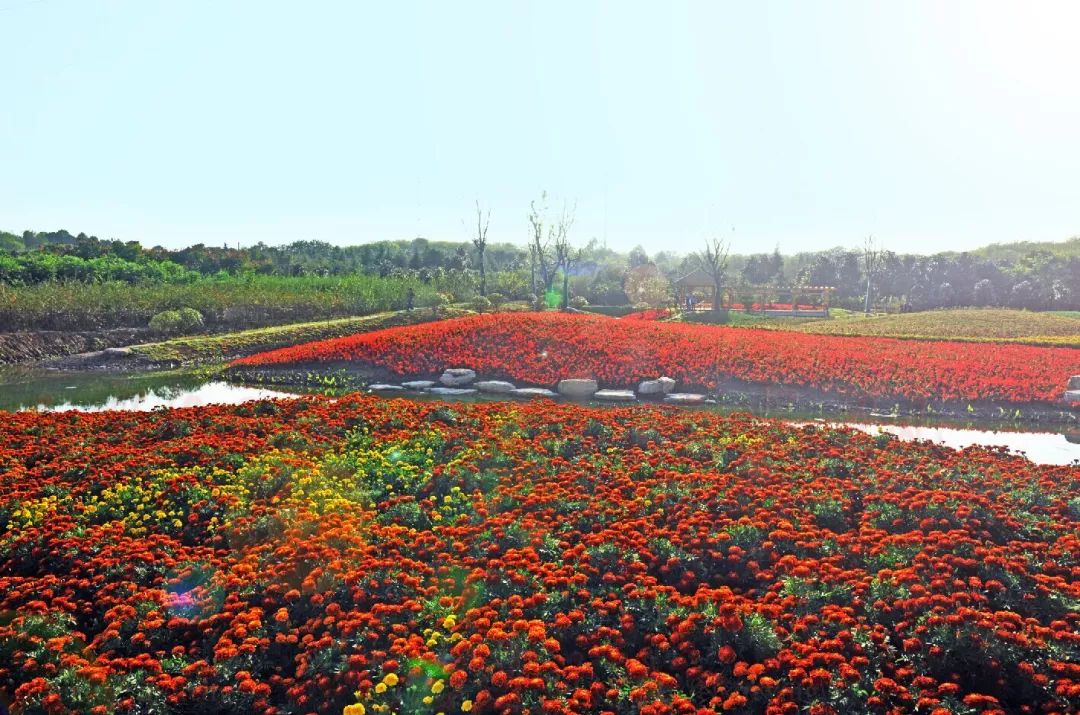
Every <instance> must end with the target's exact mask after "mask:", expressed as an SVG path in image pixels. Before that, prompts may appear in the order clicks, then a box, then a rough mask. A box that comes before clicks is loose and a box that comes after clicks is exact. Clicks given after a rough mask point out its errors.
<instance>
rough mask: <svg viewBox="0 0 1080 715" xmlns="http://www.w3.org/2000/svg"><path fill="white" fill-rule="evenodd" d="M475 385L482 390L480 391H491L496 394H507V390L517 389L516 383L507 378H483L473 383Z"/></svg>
mask: <svg viewBox="0 0 1080 715" xmlns="http://www.w3.org/2000/svg"><path fill="white" fill-rule="evenodd" d="M473 387H475V388H476V389H477V390H480V392H490V393H493V394H496V395H505V394H506V393H507V392H513V391H514V390H515V389H517V388H515V387H514V383H512V382H506V381H505V380H481V381H480V382H475V383H473Z"/></svg>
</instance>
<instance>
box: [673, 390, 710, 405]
mask: <svg viewBox="0 0 1080 715" xmlns="http://www.w3.org/2000/svg"><path fill="white" fill-rule="evenodd" d="M704 401H705V395H702V394H699V393H697V392H672V393H671V394H669V395H666V396H665V397H664V402H667V403H670V404H672V405H700V404H701V403H702V402H704Z"/></svg>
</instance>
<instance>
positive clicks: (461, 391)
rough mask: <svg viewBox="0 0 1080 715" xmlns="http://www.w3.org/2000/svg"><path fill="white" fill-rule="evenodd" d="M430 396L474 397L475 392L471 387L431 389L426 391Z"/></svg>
mask: <svg viewBox="0 0 1080 715" xmlns="http://www.w3.org/2000/svg"><path fill="white" fill-rule="evenodd" d="M428 394H430V395H442V396H443V397H461V396H463V395H475V394H476V390H474V389H472V388H471V387H433V388H431V389H430V390H428Z"/></svg>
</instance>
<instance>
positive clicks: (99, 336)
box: [0, 328, 150, 365]
mask: <svg viewBox="0 0 1080 715" xmlns="http://www.w3.org/2000/svg"><path fill="white" fill-rule="evenodd" d="M149 334H150V332H149V331H148V330H147V329H145V328H118V329H116V330H90V331H83V332H67V331H63V330H35V331H22V332H15V333H0V365H19V364H25V363H32V362H41V361H43V360H50V359H54V358H61V357H66V356H68V355H74V354H76V353H86V352H93V351H98V350H105V349H106V348H115V347H119V346H122V345H131V344H132V343H137V342H140V341H143V340H146V338H147V337H148V336H149Z"/></svg>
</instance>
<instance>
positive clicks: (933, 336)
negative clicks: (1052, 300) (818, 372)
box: [794, 308, 1080, 347]
mask: <svg viewBox="0 0 1080 715" xmlns="http://www.w3.org/2000/svg"><path fill="white" fill-rule="evenodd" d="M794 329H795V330H799V331H801V332H805V333H814V334H817V335H868V336H877V337H890V338H906V339H916V340H920V339H921V340H963V341H977V342H1015V343H1027V344H1035V345H1057V346H1067V347H1080V313H1078V312H1075V311H1073V312H1067V311H1058V312H1033V311H1027V310H1008V309H1000V308H952V309H942V310H928V311H924V312H920V313H903V314H899V315H877V316H870V317H865V316H860V315H858V314H854V315H852V316H849V317H847V318H845V319H839V320H815V321H811V322H807V323H804V324H802V325H799V326H797V327H795V328H794Z"/></svg>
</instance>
